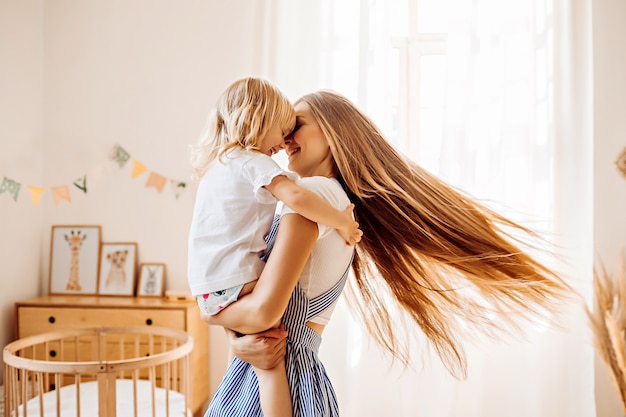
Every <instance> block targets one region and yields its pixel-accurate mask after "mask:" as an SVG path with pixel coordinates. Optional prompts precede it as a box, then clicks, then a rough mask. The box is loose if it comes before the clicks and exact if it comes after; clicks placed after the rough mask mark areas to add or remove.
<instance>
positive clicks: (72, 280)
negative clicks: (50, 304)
mask: <svg viewBox="0 0 626 417" xmlns="http://www.w3.org/2000/svg"><path fill="white" fill-rule="evenodd" d="M86 238H87V235H84V234H81V233H80V230H79V231H77V232H76V233H74V231H73V230H72V231H71V232H70V234H69V235H65V240H67V243H69V245H70V250H71V251H72V259H71V260H70V276H69V279H68V281H67V286H66V287H65V289H66V290H74V291H80V290H82V287H81V286H80V283H79V282H78V278H79V275H78V263H79V262H78V259H79V258H78V255H79V254H80V247H81V245H82V244H83V240H85V239H86Z"/></svg>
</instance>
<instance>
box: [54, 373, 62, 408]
mask: <svg viewBox="0 0 626 417" xmlns="http://www.w3.org/2000/svg"><path fill="white" fill-rule="evenodd" d="M54 390H55V391H56V397H57V417H61V374H59V373H56V374H54Z"/></svg>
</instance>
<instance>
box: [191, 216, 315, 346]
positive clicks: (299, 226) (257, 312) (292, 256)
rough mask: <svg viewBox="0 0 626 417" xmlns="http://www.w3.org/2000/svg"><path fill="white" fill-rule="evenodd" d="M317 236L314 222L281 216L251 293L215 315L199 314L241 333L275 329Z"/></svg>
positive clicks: (208, 320)
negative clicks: (263, 265)
mask: <svg viewBox="0 0 626 417" xmlns="http://www.w3.org/2000/svg"><path fill="white" fill-rule="evenodd" d="M317 235H318V228H317V224H316V223H313V222H311V221H310V220H307V219H305V218H304V217H302V216H300V215H299V214H295V213H290V214H287V215H285V216H283V217H282V218H281V220H280V226H279V227H278V233H277V235H276V242H275V243H274V248H273V249H272V253H271V255H270V257H269V258H268V260H267V263H266V264H265V267H264V268H263V272H262V273H261V277H260V278H259V280H258V282H257V283H256V287H255V288H254V291H252V292H251V293H250V294H247V295H244V296H243V297H241V298H240V299H239V300H237V302H235V303H233V304H230V305H229V306H228V307H226V308H225V309H224V310H222V311H221V312H219V313H218V314H216V315H213V316H205V315H203V316H202V318H203V320H204V321H205V322H207V323H209V324H212V325H218V326H223V327H226V328H228V329H232V330H236V331H238V332H240V333H244V334H252V333H259V332H262V331H264V330H267V329H269V328H270V327H273V326H275V325H276V324H277V323H278V322H279V321H280V319H281V317H282V316H283V313H284V312H285V309H286V308H287V303H288V302H289V298H290V297H291V292H292V291H293V289H294V288H295V286H296V283H297V282H298V278H299V277H300V274H301V273H302V269H303V268H304V265H305V264H306V261H307V260H308V259H309V255H310V254H311V251H312V250H313V246H314V245H315V242H316V240H317Z"/></svg>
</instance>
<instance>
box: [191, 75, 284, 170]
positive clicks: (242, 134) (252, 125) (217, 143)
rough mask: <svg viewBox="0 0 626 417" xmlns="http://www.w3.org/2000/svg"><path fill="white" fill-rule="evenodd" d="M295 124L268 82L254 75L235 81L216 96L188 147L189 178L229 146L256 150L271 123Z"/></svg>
mask: <svg viewBox="0 0 626 417" xmlns="http://www.w3.org/2000/svg"><path fill="white" fill-rule="evenodd" d="M295 124H296V115H295V112H294V109H293V105H292V104H291V102H290V101H289V100H288V99H287V97H286V96H285V95H284V94H283V93H282V92H281V91H280V90H279V89H278V88H276V87H275V86H274V85H273V84H272V83H270V82H269V81H266V80H263V79H261V78H254V77H247V78H242V79H240V80H237V81H235V82H234V83H232V84H231V85H230V86H229V87H228V88H227V89H226V91H224V93H222V95H221V96H220V98H219V100H218V101H217V104H216V106H215V109H213V111H212V112H211V114H210V115H209V120H208V123H207V127H206V128H205V130H204V131H203V133H202V135H201V136H200V139H199V140H198V143H197V144H196V145H195V146H192V148H191V167H192V169H193V178H194V179H196V180H199V179H200V178H202V176H203V175H204V173H205V172H206V170H207V168H208V166H209V164H211V162H213V161H214V160H215V159H216V158H217V159H219V158H221V157H222V156H223V155H224V154H225V153H226V152H227V151H228V150H230V149H233V148H240V149H247V150H258V149H259V146H260V144H261V140H262V139H263V137H265V135H266V134H267V132H268V131H269V129H270V128H271V127H272V126H274V125H279V126H280V127H281V129H282V130H288V131H291V130H292V129H293V128H294V126H295Z"/></svg>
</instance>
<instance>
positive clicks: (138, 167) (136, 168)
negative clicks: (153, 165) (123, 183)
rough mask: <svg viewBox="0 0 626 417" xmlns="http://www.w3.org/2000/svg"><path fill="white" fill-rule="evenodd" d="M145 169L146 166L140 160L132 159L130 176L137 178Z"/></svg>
mask: <svg viewBox="0 0 626 417" xmlns="http://www.w3.org/2000/svg"><path fill="white" fill-rule="evenodd" d="M147 170H148V168H146V167H145V166H144V165H143V164H142V163H141V162H139V161H137V160H135V161H133V173H132V174H131V175H130V177H131V178H137V177H138V176H140V175H141V174H143V173H144V172H146V171H147Z"/></svg>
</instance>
